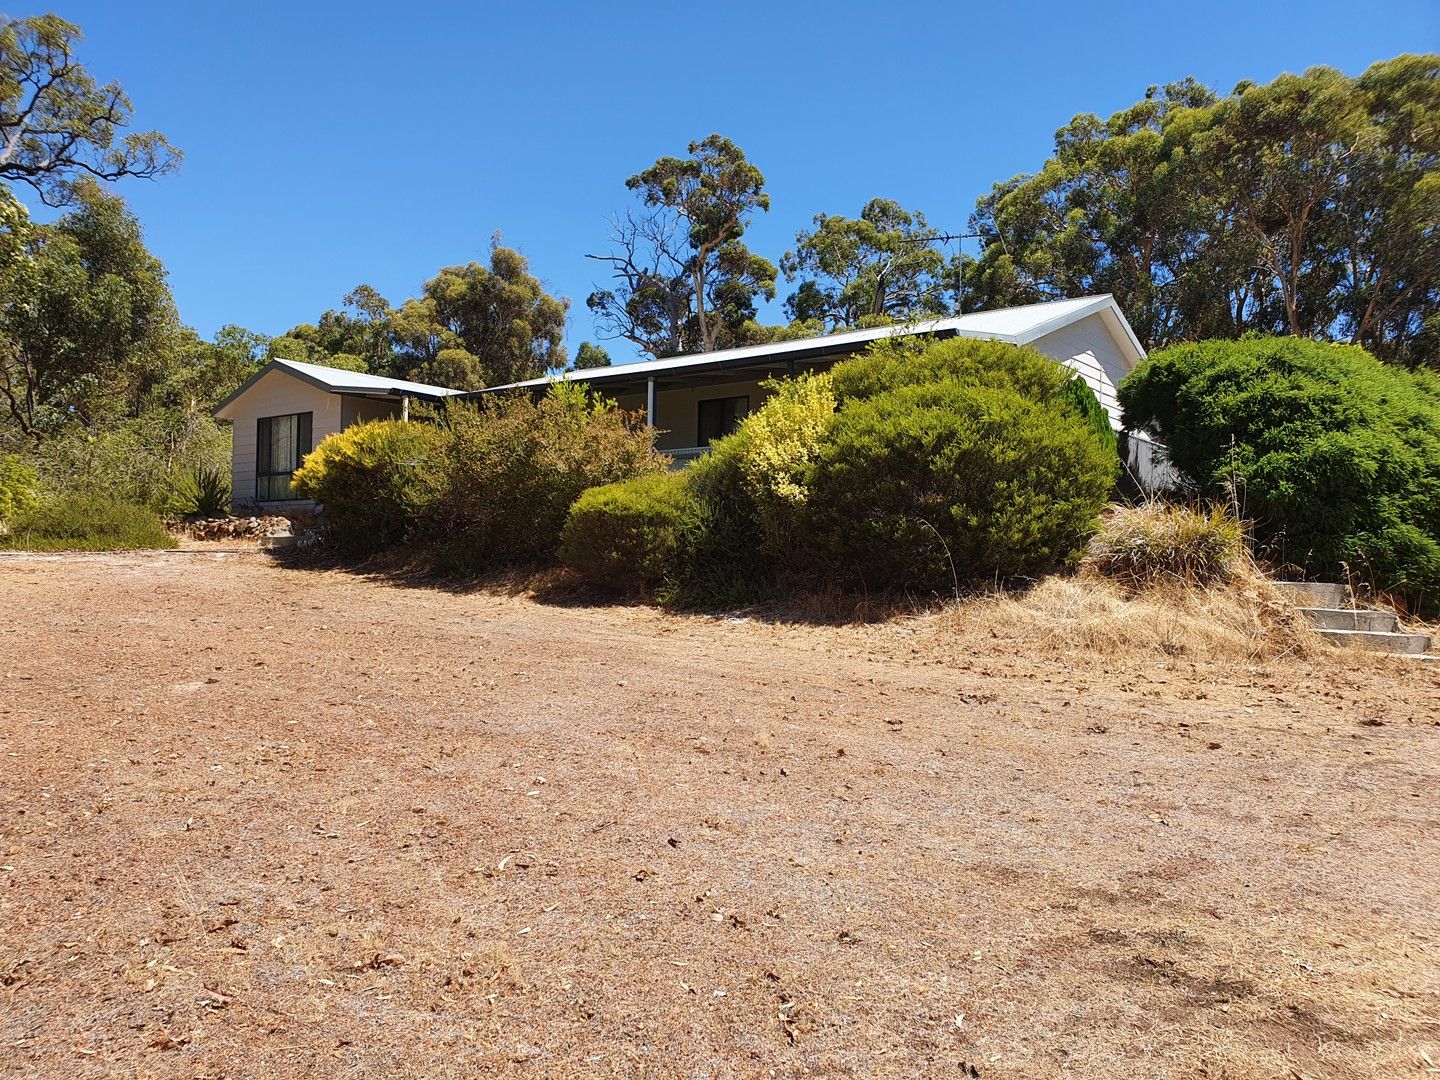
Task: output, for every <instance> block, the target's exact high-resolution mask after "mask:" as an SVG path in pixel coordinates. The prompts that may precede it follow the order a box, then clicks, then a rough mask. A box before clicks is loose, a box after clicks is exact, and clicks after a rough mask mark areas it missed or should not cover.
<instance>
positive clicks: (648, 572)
mask: <svg viewBox="0 0 1440 1080" xmlns="http://www.w3.org/2000/svg"><path fill="white" fill-rule="evenodd" d="M1069 380H1070V374H1069V373H1068V372H1067V371H1066V370H1065V369H1064V368H1062V367H1061V366H1060V365H1058V364H1056V363H1055V362H1054V361H1053V360H1051V359H1050V358H1048V357H1045V356H1043V355H1042V354H1040V353H1038V352H1035V351H1034V350H1031V349H1022V348H1018V347H1016V346H1012V345H1003V344H999V343H996V342H989V341H971V340H964V339H962V340H952V341H945V342H939V343H931V344H929V345H928V346H925V345H917V344H916V343H914V342H909V341H886V342H883V343H881V344H879V345H877V346H875V347H873V348H872V349H871V350H870V351H869V352H868V353H867V354H866V355H864V356H861V357H857V358H855V359H852V360H848V361H845V362H844V363H841V364H838V365H837V366H836V367H835V368H834V369H833V372H832V373H831V374H829V375H817V376H802V377H800V378H798V379H794V380H786V381H782V382H779V383H775V384H772V389H773V390H774V391H775V392H774V394H773V395H772V396H771V397H770V398H769V399H768V400H766V401H765V402H764V403H763V404H762V405H761V407H760V408H759V409H757V410H756V411H755V412H754V413H752V414H751V415H750V416H749V417H747V418H746V419H745V420H744V421H743V422H742V423H741V425H740V428H739V430H738V431H737V432H736V433H735V434H734V435H731V436H729V437H727V438H725V439H721V440H719V441H718V442H717V443H716V444H715V445H714V446H713V448H712V452H711V453H710V454H709V455H707V456H706V457H704V458H702V459H701V460H699V461H698V462H696V463H695V464H694V465H692V466H691V467H690V468H688V469H686V470H684V471H683V472H681V473H680V474H679V475H678V478H677V479H675V480H672V481H668V482H667V485H666V486H665V487H664V488H658V487H657V488H656V489H654V491H652V490H651V489H649V488H647V487H644V486H640V485H635V486H630V485H626V486H622V487H621V488H618V489H602V491H601V492H596V493H590V495H589V496H587V497H586V498H585V499H582V501H581V502H580V503H578V504H577V505H576V507H575V509H574V510H572V512H571V526H570V529H571V530H572V532H571V535H572V536H573V539H572V540H569V541H567V545H566V547H565V552H564V555H565V561H566V562H567V564H568V565H571V566H573V567H574V568H575V569H577V570H578V571H580V572H581V573H582V574H584V575H586V576H587V577H591V578H593V577H596V576H598V575H602V574H618V575H621V576H622V577H624V578H626V580H627V587H632V588H633V587H636V586H638V585H639V584H644V583H650V584H655V583H657V582H659V583H661V586H660V589H659V595H660V596H661V598H662V599H663V600H665V601H667V602H669V603H671V604H674V605H677V606H685V607H726V606H735V605H739V604H745V603H749V602H751V601H754V600H756V599H759V598H761V597H762V596H763V595H764V594H765V593H766V592H767V591H769V590H771V589H772V588H773V587H774V585H775V583H776V581H777V580H778V579H779V578H780V577H781V576H787V575H798V576H802V577H804V576H808V577H809V578H811V579H812V580H819V579H824V580H825V581H826V582H840V583H843V584H845V585H849V586H864V587H868V588H881V589H912V590H925V591H929V590H938V589H943V590H945V591H949V589H950V588H951V587H952V586H953V585H954V584H955V583H956V582H957V580H958V581H969V580H973V579H975V578H989V577H992V576H1002V577H1009V576H1014V575H1021V574H1038V573H1042V572H1044V571H1046V570H1048V569H1051V568H1053V567H1055V566H1059V565H1062V564H1066V563H1069V562H1071V561H1073V560H1075V559H1076V558H1077V557H1078V555H1079V553H1080V550H1081V549H1082V547H1083V545H1084V541H1085V539H1086V538H1087V536H1088V534H1089V532H1090V531H1091V529H1092V528H1093V525H1094V522H1095V520H1096V518H1097V516H1098V514H1099V511H1100V508H1101V506H1102V505H1103V504H1104V501H1105V497H1106V495H1107V493H1108V492H1109V490H1110V486H1111V484H1112V482H1113V480H1114V477H1115V473H1116V456H1115V453H1114V449H1113V437H1112V440H1111V442H1110V444H1109V445H1108V446H1107V445H1106V442H1105V441H1104V440H1103V439H1102V438H1100V437H1099V432H1098V430H1097V429H1096V428H1095V427H1094V423H1093V418H1091V417H1089V416H1088V414H1087V412H1086V411H1085V410H1084V408H1083V402H1081V403H1080V404H1077V400H1078V399H1077V397H1076V396H1075V395H1073V393H1072V392H1068V391H1066V390H1065V387H1066V384H1067V382H1068V381H1069ZM1090 400H1091V401H1092V402H1093V401H1094V396H1093V394H1092V395H1091V396H1090ZM837 405H838V410H837ZM1095 408H1096V409H1097V410H1098V409H1099V403H1098V402H1095ZM1101 415H1102V416H1103V411H1102V412H1101ZM1106 430H1107V431H1108V430H1109V425H1108V422H1107V424H1106ZM656 492H660V493H662V494H663V499H664V502H663V505H662V504H661V501H660V499H657V498H656ZM605 519H609V520H605ZM667 533H668V534H669V535H666V534H667ZM597 537H603V538H604V539H603V542H602V541H601V540H599V539H597ZM582 538H583V542H582ZM592 547H598V548H600V549H601V551H602V554H594V553H592V552H591V551H589V550H587V549H588V548H592ZM952 560H953V566H952ZM637 576H643V577H645V578H647V579H649V580H648V582H640V581H636V580H635V578H636V577H637Z"/></svg>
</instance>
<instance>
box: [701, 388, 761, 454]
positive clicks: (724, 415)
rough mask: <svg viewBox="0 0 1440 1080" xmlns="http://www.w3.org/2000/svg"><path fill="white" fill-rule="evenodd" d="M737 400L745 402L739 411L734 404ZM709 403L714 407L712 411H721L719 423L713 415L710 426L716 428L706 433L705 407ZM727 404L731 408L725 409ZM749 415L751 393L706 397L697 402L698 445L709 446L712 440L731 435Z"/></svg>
mask: <svg viewBox="0 0 1440 1080" xmlns="http://www.w3.org/2000/svg"><path fill="white" fill-rule="evenodd" d="M736 402H742V403H743V408H742V409H740V410H738V411H737V410H736V409H735V408H734V405H735V403H736ZM707 405H709V406H711V407H712V408H711V411H712V412H718V413H719V417H718V420H719V422H718V423H715V422H713V421H714V420H715V417H712V418H711V420H712V423H711V424H710V425H709V426H710V427H711V428H713V429H714V430H713V431H712V433H711V434H709V435H706V434H705V429H706V423H705V420H706V416H705V413H706V408H705V407H706V406H707ZM726 405H729V406H731V407H730V408H729V409H725V408H724V406H726ZM749 415H750V395H749V394H732V395H731V396H729V397H720V398H705V399H704V400H702V401H698V402H696V405H695V441H696V445H698V446H709V445H710V444H711V443H712V442H714V441H715V440H716V439H723V438H724V437H725V436H726V435H729V434H731V433H733V432H734V431H735V429H736V428H737V427H739V426H740V421H741V420H743V419H744V418H745V417H747V416H749Z"/></svg>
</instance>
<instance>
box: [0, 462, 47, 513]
mask: <svg viewBox="0 0 1440 1080" xmlns="http://www.w3.org/2000/svg"><path fill="white" fill-rule="evenodd" d="M39 503H40V480H39V477H38V476H36V474H35V469H34V467H33V466H31V465H30V463H29V462H27V461H26V460H25V459H24V458H22V457H20V456H18V455H16V454H6V455H4V456H0V522H5V521H9V520H11V519H12V518H13V517H15V515H17V514H23V513H24V512H25V511H27V510H32V509H34V508H35V507H36V506H37V505H39Z"/></svg>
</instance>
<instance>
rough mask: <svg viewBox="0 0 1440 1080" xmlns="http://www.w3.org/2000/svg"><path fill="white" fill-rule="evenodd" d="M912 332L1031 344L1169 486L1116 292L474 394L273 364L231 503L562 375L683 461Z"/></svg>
mask: <svg viewBox="0 0 1440 1080" xmlns="http://www.w3.org/2000/svg"><path fill="white" fill-rule="evenodd" d="M911 335H930V336H932V337H936V338H949V337H971V338H989V339H993V340H996V341H1007V342H1010V343H1012V344H1015V345H1029V346H1031V347H1032V348H1035V349H1038V350H1039V351H1040V352H1042V353H1044V354H1046V355H1047V356H1051V357H1054V358H1055V359H1056V360H1058V361H1059V362H1060V363H1062V364H1064V365H1066V366H1067V367H1069V368H1072V369H1073V370H1074V371H1076V372H1077V373H1078V374H1079V375H1080V376H1081V377H1082V378H1083V379H1084V380H1085V381H1086V382H1087V383H1089V385H1090V388H1091V389H1092V390H1094V391H1095V396H1096V397H1098V398H1099V399H1100V404H1101V405H1102V406H1103V407H1104V409H1105V411H1106V413H1107V414H1108V415H1109V417H1110V423H1111V424H1112V425H1113V426H1114V428H1115V430H1116V431H1117V432H1121V433H1122V436H1123V439H1122V441H1123V445H1124V450H1125V454H1126V460H1127V463H1128V464H1129V467H1130V471H1131V474H1132V475H1133V476H1134V477H1135V478H1136V480H1137V482H1138V483H1139V484H1140V485H1141V486H1142V487H1147V488H1153V487H1159V486H1166V485H1167V484H1168V483H1169V482H1170V481H1171V474H1170V473H1169V471H1168V466H1167V465H1166V464H1165V461H1164V455H1163V453H1162V452H1161V451H1160V449H1159V448H1158V447H1156V446H1154V445H1152V444H1151V442H1150V441H1149V440H1148V439H1147V438H1146V437H1145V436H1144V435H1141V434H1139V433H1129V432H1124V430H1123V427H1122V425H1121V422H1120V406H1119V403H1118V402H1117V401H1116V398H1115V385H1116V384H1117V383H1118V382H1119V381H1120V380H1121V379H1122V378H1124V377H1125V376H1126V375H1127V374H1129V372H1130V371H1131V370H1132V369H1133V368H1134V367H1135V365H1136V364H1138V363H1139V362H1140V361H1141V360H1143V359H1144V358H1145V350H1144V349H1143V348H1142V347H1141V345H1140V342H1139V340H1138V339H1137V338H1136V337H1135V332H1134V331H1133V330H1131V329H1130V324H1129V323H1128V322H1126V321H1125V316H1124V314H1123V313H1122V312H1121V311H1120V308H1119V306H1118V305H1117V304H1116V303H1115V300H1114V298H1113V297H1111V296H1109V295H1108V294H1107V295H1103V296H1085V297H1080V298H1078V299H1074V300H1054V301H1051V302H1049V303H1043V304H1028V305H1025V306H1024V307H1013V308H1001V309H999V310H996V311H978V312H974V313H972V314H969V315H957V316H954V317H953V318H947V319H927V320H924V321H920V322H914V323H908V324H904V325H900V326H885V327H879V328H876V329H871V330H851V331H846V332H844V333H838V334H830V335H829V336H827V337H819V338H805V339H801V340H798V341H779V342H772V343H770V344H766V345H750V346H746V347H744V348H739V349H724V350H720V351H717V352H710V353H698V354H693V355H689V356H672V357H667V358H666V359H664V360H646V361H643V362H640V363H634V364H617V365H615V366H613V367H604V368H587V369H585V370H580V371H567V372H565V373H563V374H561V375H557V376H553V377H545V378H540V379H529V380H526V381H525V382H517V383H509V384H507V385H504V386H492V387H489V388H487V389H485V390H480V391H475V392H472V393H461V392H460V391H457V390H451V389H448V388H446V387H443V386H426V385H425V384H423V383H413V382H405V381H403V380H400V379H382V378H380V377H379V376H376V375H365V374H357V373H356V372H353V371H341V370H339V369H336V368H327V367H319V366H317V365H315V364H301V363H297V362H295V361H293V360H279V359H276V360H271V361H270V362H269V363H268V364H266V365H265V367H264V368H262V369H261V370H260V371H259V372H257V373H256V374H255V375H253V376H252V377H251V378H249V379H247V380H246V381H245V383H244V385H242V386H241V387H240V389H238V390H236V391H235V393H233V394H231V395H230V396H229V397H228V398H226V399H225V400H224V401H223V402H221V403H220V405H219V406H217V407H216V409H215V415H216V416H217V417H218V418H220V419H221V420H229V421H231V422H233V424H234V447H233V450H232V455H233V456H232V462H233V465H232V473H231V475H232V491H233V493H234V495H233V498H234V502H235V505H237V506H250V505H258V506H260V507H262V508H267V509H268V508H274V509H293V508H295V507H296V506H297V504H298V505H301V506H303V505H307V504H304V503H302V502H300V501H299V500H295V499H294V498H293V497H292V495H291V491H290V477H291V475H292V474H293V473H294V471H295V470H296V469H297V468H298V467H299V463H300V461H301V460H302V459H303V458H304V456H305V455H306V454H307V453H309V452H310V450H311V449H312V448H313V447H314V446H315V444H316V443H318V442H319V441H320V440H321V439H323V438H324V437H325V436H326V435H329V434H332V433H334V432H336V431H341V430H343V429H345V428H347V427H349V426H350V425H351V424H357V423H360V422H362V421H365V420H378V419H383V418H385V417H390V416H404V415H407V410H408V403H409V402H410V401H411V400H421V401H444V400H446V399H447V398H462V399H463V398H478V397H482V396H484V395H486V394H494V393H500V392H504V391H522V392H523V391H529V392H531V393H535V394H539V393H543V392H544V390H545V388H546V387H547V386H549V385H550V383H551V382H553V381H555V379H561V380H564V381H567V382H578V383H584V384H586V385H588V386H592V387H594V388H595V389H596V390H598V391H600V392H601V393H603V394H605V395H606V396H607V397H610V398H613V399H615V400H616V401H617V402H618V403H619V405H620V406H621V407H622V408H625V409H630V410H634V411H639V412H643V413H644V414H645V417H646V419H647V420H648V421H649V423H650V425H651V426H652V427H655V428H658V429H659V437H658V439H657V441H656V445H657V446H658V447H659V448H660V449H661V450H663V451H664V452H665V453H667V454H669V455H670V456H671V457H673V458H676V459H677V460H679V461H685V460H687V459H691V458H695V457H698V456H699V455H701V454H703V453H705V452H706V451H707V449H708V448H709V445H710V443H711V442H713V441H714V440H716V439H718V438H720V437H721V436H724V435H728V434H729V433H730V432H732V431H733V430H735V426H736V425H737V424H738V423H739V422H740V420H741V419H742V418H743V417H745V416H746V415H747V414H748V413H750V412H751V411H753V410H754V409H756V408H758V407H759V405H760V403H761V402H762V401H763V400H764V399H765V397H766V396H767V395H768V394H769V391H768V390H767V389H766V388H765V387H763V386H762V385H761V383H763V382H764V381H766V380H768V379H771V378H774V377H776V376H785V375H790V376H793V375H795V374H798V373H799V372H802V371H821V370H825V369H827V368H829V367H830V366H831V365H833V364H835V363H836V362H837V361H840V360H843V359H845V358H846V357H847V356H851V355H853V354H855V353H857V352H860V351H862V350H863V349H865V348H866V347H867V346H868V345H870V344H871V343H873V342H876V341H880V340H882V339H884V338H889V337H902V336H911ZM281 504H283V505H281Z"/></svg>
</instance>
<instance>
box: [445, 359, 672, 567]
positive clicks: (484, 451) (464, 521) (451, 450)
mask: <svg viewBox="0 0 1440 1080" xmlns="http://www.w3.org/2000/svg"><path fill="white" fill-rule="evenodd" d="M446 423H447V426H448V429H449V430H448V433H447V436H446V439H445V441H444V444H443V455H442V461H441V480H442V492H441V496H440V497H438V498H436V499H434V500H433V501H432V502H431V503H430V504H429V507H428V509H427V511H426V512H425V514H424V515H423V517H422V522H421V530H422V532H423V534H424V536H425V537H426V538H427V540H428V541H429V543H430V545H431V548H432V551H433V552H434V555H435V559H436V562H437V565H438V566H439V567H440V568H441V569H442V570H445V571H449V572H455V573H474V572H477V571H480V570H483V569H487V568H489V567H493V566H497V565H504V564H535V563H542V562H546V561H549V560H551V559H553V558H555V556H556V555H557V554H558V550H559V547H560V536H561V532H562V530H563V529H564V526H565V519H566V516H567V515H568V513H569V511H570V506H571V504H573V503H574V502H575V500H576V499H577V498H579V497H580V494H581V492H583V491H585V490H586V489H587V488H591V487H598V486H600V485H603V484H611V483H615V482H617V481H620V480H627V479H630V478H632V477H636V476H641V475H644V474H646V473H657V472H662V471H664V469H665V467H666V464H667V461H666V459H665V458H664V457H662V456H661V455H660V454H659V453H658V452H657V451H656V450H655V436H654V432H653V431H651V430H650V429H648V428H647V427H646V426H645V424H644V423H643V421H642V420H641V418H639V417H637V416H635V415H633V414H631V413H626V412H623V411H621V410H619V409H616V408H615V407H614V403H613V402H610V401H606V400H605V399H603V398H600V397H598V396H596V395H593V394H591V393H590V392H589V391H588V390H587V389H586V388H585V387H583V386H580V385H576V384H571V383H556V384H555V385H554V386H552V387H551V388H550V389H549V391H548V392H547V393H546V394H545V395H544V396H543V397H541V398H540V399H539V400H538V401H537V400H533V399H532V398H531V397H530V395H528V394H524V393H519V394H510V395H506V396H503V397H502V396H497V397H492V398H488V399H485V400H482V401H480V402H479V403H477V404H470V403H464V402H456V403H453V404H451V405H449V406H448V407H447V409H446Z"/></svg>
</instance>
